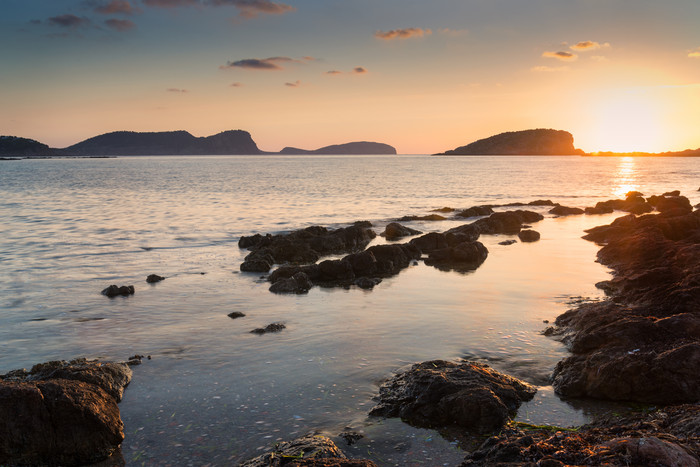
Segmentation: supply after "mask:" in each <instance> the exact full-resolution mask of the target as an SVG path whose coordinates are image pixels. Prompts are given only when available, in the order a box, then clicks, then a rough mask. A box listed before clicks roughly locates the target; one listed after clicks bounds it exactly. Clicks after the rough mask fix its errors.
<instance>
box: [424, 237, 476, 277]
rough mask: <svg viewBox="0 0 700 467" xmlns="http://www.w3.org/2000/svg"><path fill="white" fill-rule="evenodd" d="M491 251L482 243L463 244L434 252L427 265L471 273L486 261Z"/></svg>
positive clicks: (426, 262)
mask: <svg viewBox="0 0 700 467" xmlns="http://www.w3.org/2000/svg"><path fill="white" fill-rule="evenodd" d="M488 255H489V250H488V249H486V247H485V246H484V244H483V243H481V242H463V243H460V244H458V245H457V246H454V247H448V248H443V249H441V250H433V251H431V252H430V254H429V255H428V258H427V259H426V260H425V264H427V265H429V266H435V267H437V268H439V269H455V270H459V271H470V270H474V269H477V268H478V267H479V266H481V264H482V263H483V262H484V261H486V258H487V257H488Z"/></svg>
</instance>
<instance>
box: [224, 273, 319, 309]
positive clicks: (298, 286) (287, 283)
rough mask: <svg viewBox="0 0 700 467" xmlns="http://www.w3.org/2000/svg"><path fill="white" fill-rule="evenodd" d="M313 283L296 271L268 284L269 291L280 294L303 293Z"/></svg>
mask: <svg viewBox="0 0 700 467" xmlns="http://www.w3.org/2000/svg"><path fill="white" fill-rule="evenodd" d="M313 285H314V284H313V283H312V282H311V280H310V279H309V276H307V275H306V274H304V273H303V272H297V273H296V274H294V275H293V276H292V277H289V278H286V279H280V280H278V281H277V282H275V283H274V284H272V285H271V286H270V292H273V293H280V294H284V293H294V294H303V293H307V292H308V291H309V290H310V289H311V287H313ZM229 316H231V315H229Z"/></svg>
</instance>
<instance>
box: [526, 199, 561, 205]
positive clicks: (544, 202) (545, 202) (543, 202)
mask: <svg viewBox="0 0 700 467" xmlns="http://www.w3.org/2000/svg"><path fill="white" fill-rule="evenodd" d="M527 204H528V205H529V206H559V204H558V203H554V202H552V201H551V200H548V199H537V200H535V201H530V202H529V203H527Z"/></svg>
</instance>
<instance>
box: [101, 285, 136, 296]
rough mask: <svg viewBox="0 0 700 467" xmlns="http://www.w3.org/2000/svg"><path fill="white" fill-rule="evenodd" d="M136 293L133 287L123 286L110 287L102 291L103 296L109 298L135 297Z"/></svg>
mask: <svg viewBox="0 0 700 467" xmlns="http://www.w3.org/2000/svg"><path fill="white" fill-rule="evenodd" d="M134 292H135V290H134V286H133V285H122V286H121V287H120V286H118V285H115V284H112V285H110V286H109V287H107V288H106V289H104V290H103V291H102V295H106V296H107V297H109V298H113V297H117V296H119V295H121V296H124V297H126V296H129V295H133V294H134Z"/></svg>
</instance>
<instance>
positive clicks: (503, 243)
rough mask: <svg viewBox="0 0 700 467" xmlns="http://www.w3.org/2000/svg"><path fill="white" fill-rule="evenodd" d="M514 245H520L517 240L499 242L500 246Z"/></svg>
mask: <svg viewBox="0 0 700 467" xmlns="http://www.w3.org/2000/svg"><path fill="white" fill-rule="evenodd" d="M514 243H518V242H517V241H516V240H503V241H502V242H498V244H499V245H505V246H508V245H512V244H514Z"/></svg>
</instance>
